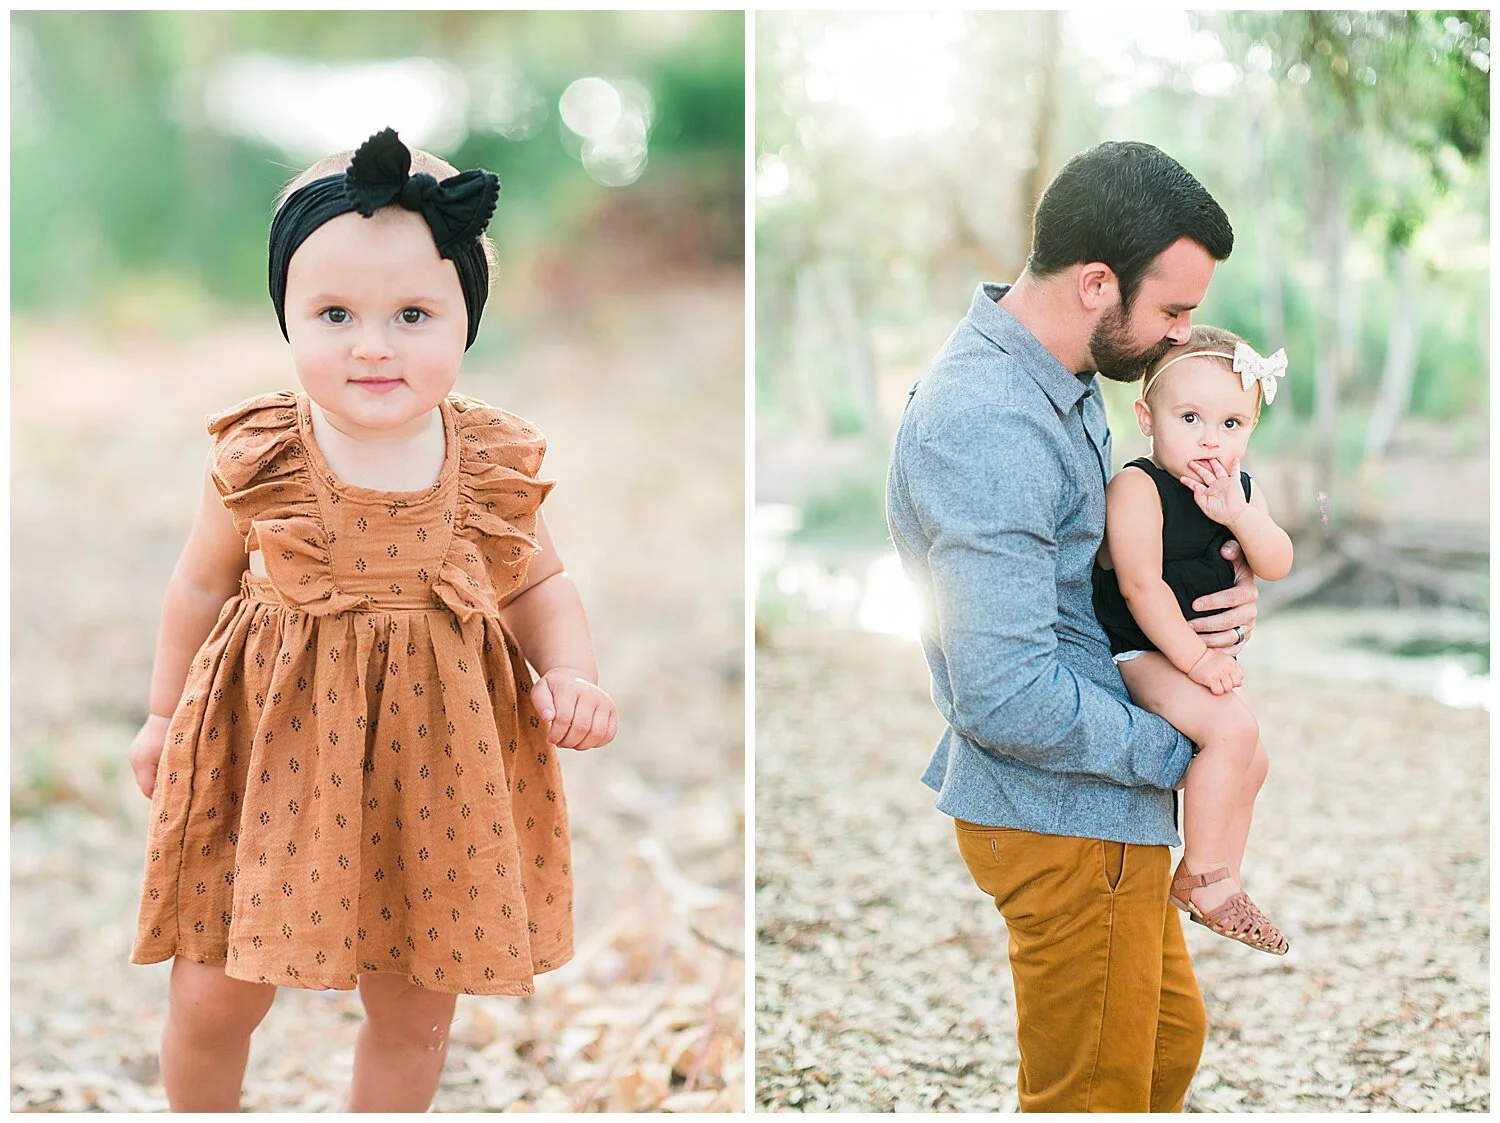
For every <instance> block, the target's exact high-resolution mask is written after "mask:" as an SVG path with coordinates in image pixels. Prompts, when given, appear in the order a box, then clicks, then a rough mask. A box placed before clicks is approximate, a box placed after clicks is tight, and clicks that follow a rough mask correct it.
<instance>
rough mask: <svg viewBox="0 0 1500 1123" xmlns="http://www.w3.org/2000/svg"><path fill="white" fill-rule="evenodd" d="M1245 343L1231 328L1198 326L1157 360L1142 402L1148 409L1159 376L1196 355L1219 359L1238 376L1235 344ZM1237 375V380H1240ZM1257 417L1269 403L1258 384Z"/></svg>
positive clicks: (1149, 376) (1144, 386)
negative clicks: (1170, 367) (1262, 407)
mask: <svg viewBox="0 0 1500 1123" xmlns="http://www.w3.org/2000/svg"><path fill="white" fill-rule="evenodd" d="M1237 343H1244V344H1245V346H1247V347H1248V346H1249V343H1247V342H1246V341H1245V340H1244V339H1241V338H1240V337H1239V336H1237V335H1235V334H1234V332H1232V331H1230V330H1229V329H1228V328H1219V327H1214V326H1213V325H1212V324H1194V325H1193V328H1192V331H1190V332H1189V333H1188V337H1187V341H1186V342H1185V343H1180V344H1178V345H1177V346H1176V347H1173V348H1172V349H1171V350H1170V351H1168V352H1167V353H1166V354H1165V355H1163V356H1162V357H1161V358H1160V359H1158V360H1157V362H1156V365H1155V366H1153V367H1152V368H1151V369H1150V371H1148V372H1147V373H1146V377H1145V378H1144V379H1143V380H1142V382H1141V386H1142V389H1141V398H1142V400H1143V401H1145V402H1146V403H1147V404H1148V405H1149V404H1150V402H1151V395H1152V393H1153V392H1154V391H1155V389H1156V382H1157V376H1158V375H1159V374H1161V372H1162V371H1164V370H1165V369H1166V368H1167V367H1169V366H1170V365H1172V364H1173V363H1175V362H1177V360H1179V359H1186V358H1189V357H1191V356H1193V355H1203V357H1204V358H1205V359H1217V360H1218V361H1219V362H1221V363H1222V364H1224V369H1225V370H1226V371H1228V372H1230V373H1231V374H1233V373H1234V348H1235V344H1237ZM1238 377H1239V376H1238V375H1235V378H1238ZM1255 393H1256V397H1255V417H1256V419H1257V420H1258V419H1259V418H1260V407H1261V405H1262V403H1263V402H1264V401H1265V391H1264V389H1263V388H1262V387H1261V384H1260V383H1259V382H1257V383H1256V384H1255Z"/></svg>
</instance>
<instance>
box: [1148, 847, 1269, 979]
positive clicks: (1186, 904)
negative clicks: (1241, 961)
mask: <svg viewBox="0 0 1500 1123" xmlns="http://www.w3.org/2000/svg"><path fill="white" fill-rule="evenodd" d="M1185 862H1186V859H1184V860H1183V861H1182V862H1179V863H1178V864H1177V870H1176V872H1175V873H1174V874H1173V875H1172V889H1171V891H1170V892H1169V893H1168V895H1167V900H1169V901H1171V902H1172V904H1173V905H1175V906H1176V907H1177V908H1180V909H1181V910H1182V911H1183V912H1185V913H1187V914H1188V916H1189V917H1190V918H1191V919H1193V920H1196V921H1197V922H1198V923H1199V924H1201V925H1203V926H1204V927H1205V928H1207V929H1208V930H1209V931H1210V932H1215V933H1217V934H1218V935H1220V936H1227V937H1228V938H1229V939H1231V940H1238V941H1239V942H1240V943H1242V944H1248V945H1249V946H1250V947H1252V948H1254V949H1255V950H1256V951H1263V952H1267V953H1269V954H1271V955H1285V954H1286V953H1287V951H1288V950H1289V949H1290V947H1291V945H1290V944H1288V943H1287V942H1286V937H1285V936H1283V935H1282V934H1281V933H1280V932H1279V931H1277V929H1276V926H1275V925H1274V924H1272V923H1271V922H1270V921H1269V920H1268V919H1267V918H1266V915H1265V913H1263V912H1261V911H1260V909H1259V908H1257V907H1256V904H1255V902H1254V901H1252V900H1251V899H1250V896H1249V894H1247V893H1246V892H1245V891H1244V890H1243V889H1241V890H1240V891H1239V892H1238V893H1236V894H1234V896H1232V897H1230V898H1229V899H1228V900H1227V901H1225V902H1224V903H1223V904H1222V905H1220V906H1219V907H1218V908H1216V909H1214V911H1213V912H1210V913H1205V912H1204V911H1203V910H1202V909H1201V908H1199V907H1198V906H1197V905H1196V904H1194V903H1193V899H1192V897H1191V896H1189V894H1188V892H1187V891H1191V890H1193V889H1200V888H1202V887H1203V886H1205V885H1212V884H1213V883H1214V882H1216V881H1223V880H1224V879H1225V878H1226V877H1228V876H1229V868H1228V867H1227V866H1220V867H1219V868H1218V869H1216V870H1209V871H1208V873H1184V872H1183V870H1184V868H1185ZM1179 891H1182V895H1181V896H1180V897H1179V896H1178V895H1177V894H1178V893H1179Z"/></svg>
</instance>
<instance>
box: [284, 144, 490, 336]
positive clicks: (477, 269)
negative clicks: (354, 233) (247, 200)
mask: <svg viewBox="0 0 1500 1123" xmlns="http://www.w3.org/2000/svg"><path fill="white" fill-rule="evenodd" d="M410 172H411V152H410V151H409V150H408V149H407V147H406V145H404V144H402V143H401V140H400V139H399V138H398V137H397V136H396V131H395V130H394V129H382V130H381V131H380V132H378V133H376V134H375V135H374V136H372V137H371V138H370V139H369V140H367V141H365V142H364V144H362V145H360V146H359V149H358V151H356V152H355V153H354V158H353V159H352V160H351V161H350V163H349V168H348V170H347V171H345V172H342V173H338V174H335V175H329V176H324V177H323V178H322V179H316V180H314V181H313V182H312V183H309V184H307V185H306V186H304V187H300V188H298V189H297V190H296V191H294V192H292V194H291V195H290V196H289V197H288V198H287V200H286V202H285V203H284V204H283V205H282V207H281V209H280V210H279V211H277V212H276V217H275V219H273V220H272V222H271V239H270V261H269V281H270V288H271V303H272V304H274V305H275V306H276V319H277V321H278V322H279V323H280V324H281V334H282V336H283V337H286V334H287V331H286V308H285V305H286V275H287V268H288V266H289V265H290V263H291V260H292V254H294V253H296V252H297V247H298V246H300V245H301V244H302V243H303V242H305V241H306V240H307V238H308V236H309V235H310V234H312V232H313V231H314V230H316V229H317V228H318V227H320V226H322V225H323V224H324V223H325V222H327V221H328V220H329V219H332V218H337V217H338V216H339V215H341V214H348V213H349V212H350V211H357V212H358V213H359V214H361V215H363V216H364V217H365V218H369V217H370V216H371V215H372V214H374V213H375V212H376V211H377V210H379V209H380V208H381V207H386V206H393V205H394V206H401V207H405V208H406V209H407V210H410V211H416V212H417V213H418V214H420V215H421V216H422V218H423V220H424V221H425V222H426V223H427V227H428V229H429V230H431V231H432V240H433V243H434V244H435V245H436V246H437V251H438V254H439V255H440V256H442V257H444V258H447V259H448V260H449V261H452V262H453V265H454V267H455V268H456V269H457V270H458V282H459V285H460V287H461V288H462V289H463V294H464V303H465V305H466V306H467V307H468V312H469V334H468V342H467V343H466V344H465V345H464V347H465V350H467V349H468V347H470V346H472V345H473V343H474V340H475V338H476V337H477V336H478V334H479V317H480V315H481V313H482V312H483V311H484V302H485V300H486V299H488V297H489V290H490V269H489V261H488V260H487V259H486V258H485V256H484V246H483V245H482V244H481V243H480V241H479V236H480V235H481V234H482V233H484V228H485V227H486V226H487V225H489V221H490V218H491V217H492V216H493V215H494V213H495V203H496V201H497V200H498V199H499V197H500V180H499V178H498V177H496V175H495V173H494V172H488V171H484V170H482V169H479V168H472V169H470V170H469V171H466V172H460V173H459V174H458V175H455V176H450V177H449V178H447V179H445V180H442V181H438V180H436V179H434V178H433V177H432V176H430V175H428V174H426V173H425V172H418V173H417V174H416V175H411V174H410Z"/></svg>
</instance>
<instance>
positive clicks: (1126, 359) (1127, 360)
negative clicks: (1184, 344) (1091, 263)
mask: <svg viewBox="0 0 1500 1123" xmlns="http://www.w3.org/2000/svg"><path fill="white" fill-rule="evenodd" d="M1171 349H1172V341H1171V340H1170V339H1162V340H1158V341H1157V342H1156V343H1153V344H1152V345H1151V346H1150V347H1148V348H1146V350H1144V351H1136V350H1134V349H1132V347H1131V345H1130V324H1129V314H1128V313H1127V312H1126V310H1125V307H1124V305H1123V304H1116V305H1115V306H1114V307H1113V308H1111V309H1110V310H1109V311H1108V312H1106V313H1104V315H1102V316H1100V317H1099V320H1098V322H1097V323H1096V324H1094V330H1093V331H1092V332H1091V333H1089V352H1090V353H1091V354H1092V355H1093V359H1094V369H1095V370H1097V371H1098V372H1099V373H1100V374H1102V375H1103V376H1104V377H1105V378H1108V379H1110V380H1111V381H1113V382H1137V381H1139V380H1140V379H1141V378H1142V377H1143V376H1144V375H1145V373H1146V372H1147V371H1148V370H1150V369H1151V368H1152V367H1154V366H1155V365H1156V364H1157V363H1158V362H1160V361H1161V358H1162V356H1163V355H1165V354H1166V353H1167V352H1168V351H1170V350H1171Z"/></svg>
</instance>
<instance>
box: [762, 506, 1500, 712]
mask: <svg viewBox="0 0 1500 1123" xmlns="http://www.w3.org/2000/svg"><path fill="white" fill-rule="evenodd" d="M799 524H800V511H799V510H798V508H797V507H795V506H791V505H787V504H759V505H757V506H756V509H755V547H754V548H755V567H756V589H757V593H756V613H757V617H758V618H759V619H760V620H761V621H763V622H764V623H765V624H767V625H768V626H772V627H774V626H776V625H778V624H798V625H804V626H814V627H824V628H830V629H836V630H853V631H863V632H876V633H882V634H886V635H893V636H901V637H905V638H908V639H911V640H912V641H913V642H915V641H916V639H917V628H918V621H919V619H920V607H919V605H918V603H917V599H916V596H915V594H914V593H913V591H912V589H911V586H910V585H909V584H908V583H907V581H906V577H905V575H904V574H903V573H902V570H901V565H900V562H899V561H897V559H896V555H895V552H894V551H893V550H889V549H888V550H885V551H881V552H875V551H871V550H869V549H865V548H849V549H845V550H838V549H833V548H830V547H828V546H824V545H820V546H818V547H816V548H813V547H809V546H805V545H801V544H799V543H798V542H797V541H796V540H795V537H794V535H795V532H796V530H797V527H798V525H799ZM1489 631H1490V628H1489V617H1488V616H1485V615H1480V614H1477V613H1472V612H1462V611H1458V610H1454V609H1442V608H1403V609H1393V608H1342V607H1340V608H1330V607H1326V606H1323V607H1319V606H1315V605H1308V606H1306V607H1300V606H1295V605H1294V606H1292V607H1289V608H1286V609H1283V610H1281V611H1279V612H1275V613H1271V614H1268V615H1266V616H1265V617H1263V618H1262V619H1261V620H1260V622H1259V623H1258V624H1257V625H1256V628H1255V641H1254V642H1253V643H1251V644H1249V645H1247V646H1246V648H1245V650H1244V653H1243V654H1242V655H1241V657H1240V658H1241V662H1242V663H1243V664H1244V666H1245V669H1246V670H1247V671H1249V672H1251V673H1252V674H1253V673H1254V672H1255V671H1257V670H1264V671H1267V672H1274V673H1276V674H1278V675H1295V676H1298V677H1302V678H1315V679H1325V680H1330V679H1331V680H1335V681H1346V682H1347V681H1354V682H1363V683H1374V684H1377V685H1381V686H1387V687H1390V688H1392V689H1395V690H1402V691H1406V692H1408V693H1415V694H1422V695H1425V696H1427V697H1430V698H1434V699H1436V700H1437V701H1439V702H1442V703H1443V704H1444V705H1448V706H1455V707H1461V708H1475V709H1485V710H1488V709H1491V708H1492V707H1491V688H1490V659H1489Z"/></svg>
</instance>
